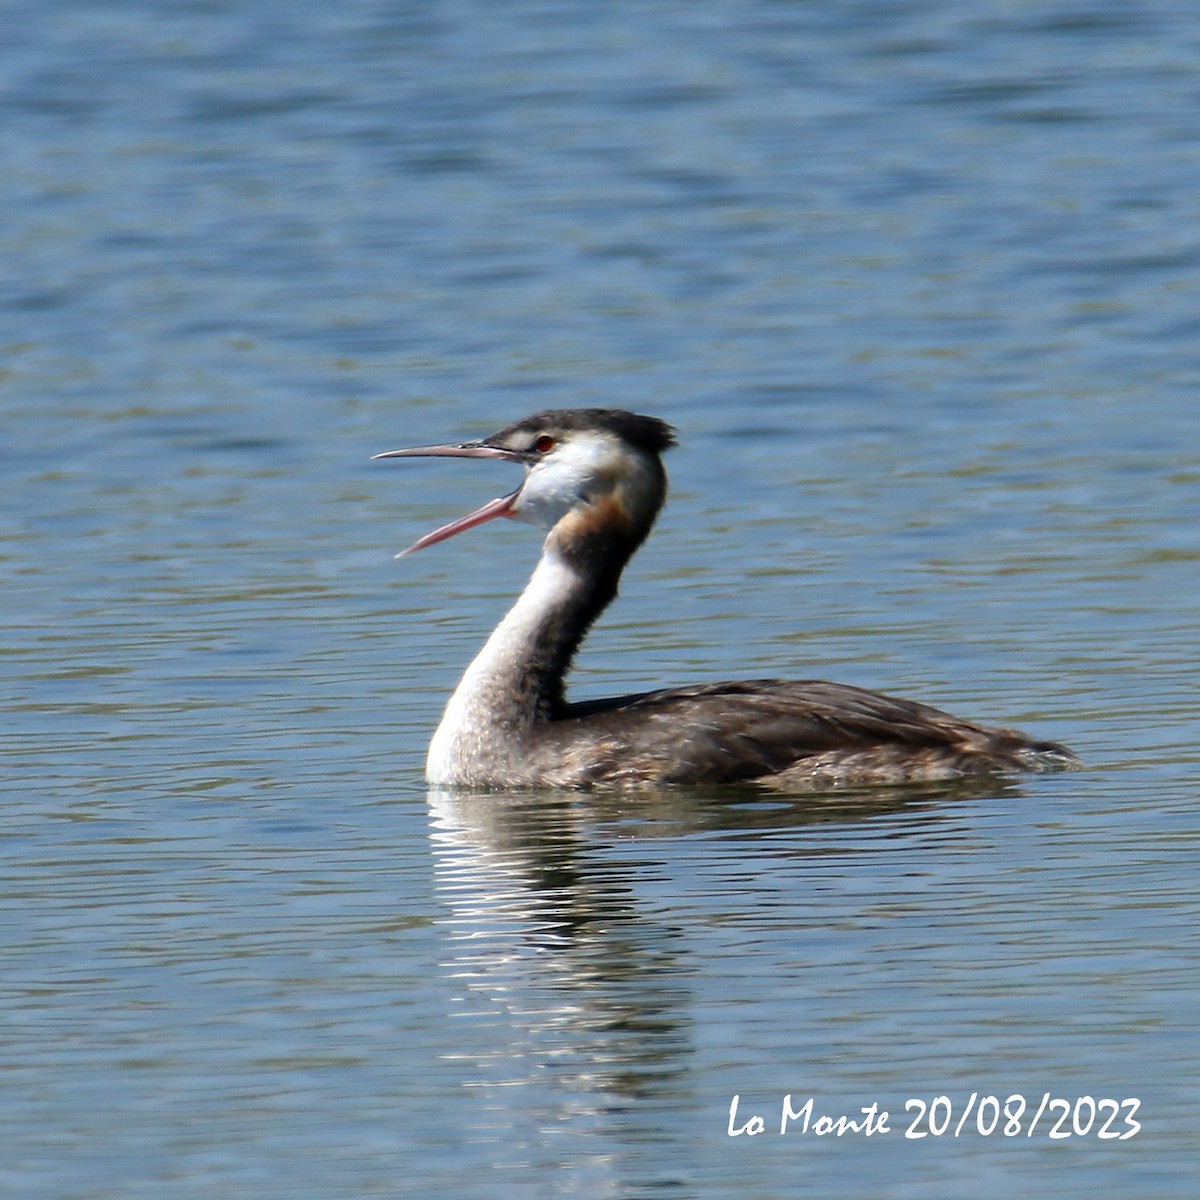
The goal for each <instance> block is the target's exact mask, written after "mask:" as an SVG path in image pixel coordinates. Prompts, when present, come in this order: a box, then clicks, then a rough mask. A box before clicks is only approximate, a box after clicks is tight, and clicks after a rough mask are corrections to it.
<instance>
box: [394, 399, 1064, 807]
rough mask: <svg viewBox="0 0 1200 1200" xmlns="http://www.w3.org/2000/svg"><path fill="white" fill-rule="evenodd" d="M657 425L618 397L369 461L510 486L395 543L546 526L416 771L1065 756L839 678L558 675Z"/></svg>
mask: <svg viewBox="0 0 1200 1200" xmlns="http://www.w3.org/2000/svg"><path fill="white" fill-rule="evenodd" d="M674 444H675V436H674V431H673V430H672V429H671V427H670V426H669V425H667V424H666V423H665V422H663V421H660V420H658V419H656V418H654V417H646V416H639V415H636V414H634V413H629V412H624V411H622V410H619V409H601V408H584V409H555V410H551V411H548V412H541V413H537V414H535V415H534V416H531V417H526V418H525V419H523V420H520V421H515V422H514V423H513V424H511V425H507V426H505V427H504V428H503V429H501V430H500V431H499V432H497V433H494V434H492V435H491V436H489V437H486V438H483V439H482V440H481V441H471V442H459V443H455V444H451V445H443V446H419V447H415V448H412V449H407V450H390V451H387V452H385V453H383V454H378V455H376V456H375V457H376V458H408V457H421V456H438V457H453V458H498V459H504V460H506V461H509V462H515V463H519V464H520V465H521V466H522V467H524V468H525V478H524V480H523V482H522V483H521V485H520V486H519V487H518V488H516V489H515V490H514V491H512V492H509V493H508V494H507V495H504V496H501V497H499V498H498V499H496V500H492V501H489V502H488V503H487V504H485V505H484V506H483V507H482V508H479V509H477V510H476V511H475V512H473V513H470V514H469V515H467V516H465V517H461V518H459V519H458V520H457V521H452V522H451V523H450V524H448V525H443V526H442V527H441V528H440V529H436V530H434V531H433V532H432V533H428V534H426V535H425V536H424V537H422V538H421V539H420V540H419V541H417V542H416V543H415V544H414V545H412V546H411V547H409V549H408V550H406V551H404V553H405V554H409V553H412V552H413V551H415V550H420V549H423V548H424V547H426V546H432V545H434V544H435V543H437V542H440V541H443V540H445V539H446V538H449V537H452V536H454V534H456V533H461V532H462V531H463V530H465V529H470V528H472V527H474V526H476V525H480V524H482V523H483V522H485V521H489V520H491V519H492V518H494V517H509V518H512V519H514V520H518V521H525V522H528V523H529V524H532V525H538V526H541V527H542V528H544V529H548V530H549V531H550V532H549V535H548V536H547V538H546V542H545V546H544V547H543V550H542V557H541V560H540V561H539V563H538V565H537V568H536V570H535V571H534V573H533V576H532V578H531V579H530V581H529V583H528V585H527V586H526V588H525V590H524V592H523V593H522V594H521V597H520V599H518V601H517V602H516V604H515V605H514V606H513V608H512V610H511V611H510V612H509V613H508V615H507V616H506V617H505V618H504V619H503V620H502V621H501V622H500V624H499V625H498V626H497V627H496V629H495V631H494V632H493V633H492V635H491V637H490V638H488V640H487V643H486V645H485V646H484V648H483V650H482V651H481V652H480V653H479V655H478V657H477V658H476V659H475V661H474V662H472V663H471V665H470V666H469V667H468V668H467V671H466V673H465V674H464V675H463V678H462V680H461V682H460V683H459V685H458V688H457V689H456V690H455V692H454V695H453V696H452V697H451V698H450V702H449V703H448V705H447V706H446V711H445V714H444V716H443V717H442V722H441V724H440V726H439V727H438V730H437V732H436V733H435V734H434V737H433V741H432V743H431V744H430V747H429V756H428V760H427V764H426V775H427V778H428V779H429V781H430V782H431V783H436V784H443V785H458V786H465V787H476V788H512V787H528V786H534V787H591V786H606V787H613V786H616V787H629V786H646V785H660V784H697V783H702V784H706V783H731V782H737V781H745V780H755V781H757V782H759V783H765V784H770V785H773V786H780V787H786V788H792V789H796V790H804V789H811V788H823V787H829V786H837V785H857V784H866V785H871V784H892V783H905V782H916V781H931V780H947V779H956V778H961V777H965V776H972V775H987V774H996V773H1005V772H1010V771H1017V770H1049V769H1055V768H1061V767H1066V766H1070V765H1072V764H1074V763H1075V762H1076V761H1077V760H1076V759H1075V756H1074V755H1073V754H1072V753H1071V752H1070V751H1069V750H1067V749H1066V748H1065V747H1063V746H1059V745H1056V744H1055V743H1052V742H1039V741H1033V740H1031V739H1029V738H1027V737H1025V736H1024V735H1023V734H1021V733H1017V732H1015V731H1013V730H1010V729H998V728H990V727H988V726H984V725H977V724H975V723H974V722H972V721H966V720H963V719H961V718H959V717H955V716H951V715H950V714H949V713H944V712H940V711H939V710H937V709H935V708H930V707H928V706H927V705H924V704H918V703H915V702H913V701H911V700H901V699H896V698H894V697H891V696H883V695H880V694H878V693H876V692H870V691H866V690H864V689H862V688H857V687H851V686H848V685H846V684H838V683H825V682H821V681H815V680H804V681H792V680H776V679H750V680H741V681H738V682H732V683H704V684H697V685H694V686H691V687H678V688H665V689H662V690H659V691H652V692H643V693H639V694H636V695H630V696H618V697H613V698H611V699H604V700H590V701H584V702H582V703H572V702H569V701H568V700H567V699H566V697H565V694H564V686H563V681H564V677H565V676H566V673H567V671H568V669H569V667H570V665H571V660H572V658H573V657H574V655H575V652H576V650H577V649H578V648H579V645H580V643H581V642H582V641H583V639H584V637H585V636H586V634H587V631H588V629H589V628H590V627H591V625H592V623H593V622H594V621H595V620H596V618H597V617H598V616H599V615H600V613H601V612H603V610H604V609H605V608H606V607H607V606H608V604H609V603H610V602H611V601H612V599H613V598H614V597H615V596H616V594H617V583H618V581H619V579H620V577H621V572H622V570H623V569H624V567H625V564H626V563H627V562H628V561H629V559H630V558H631V557H632V555H633V553H634V551H636V550H637V548H638V547H639V546H640V545H641V544H642V542H643V541H644V540H645V538H646V535H647V534H648V533H649V532H650V528H651V526H652V525H653V524H654V520H655V517H656V516H657V515H658V512H659V509H660V508H661V507H662V504H663V501H664V499H665V497H666V487H667V481H666V473H665V472H664V470H663V464H662V458H661V455H662V453H663V451H665V450H667V449H668V448H670V447H671V446H673V445H674Z"/></svg>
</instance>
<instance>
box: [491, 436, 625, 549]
mask: <svg viewBox="0 0 1200 1200" xmlns="http://www.w3.org/2000/svg"><path fill="white" fill-rule="evenodd" d="M606 457H607V448H606V447H605V446H603V445H601V444H599V443H597V442H592V441H587V440H582V439H581V440H579V441H574V442H571V443H570V444H569V445H566V446H563V447H562V449H561V450H559V452H558V453H557V454H556V455H555V456H554V458H553V459H552V460H550V461H548V462H541V463H538V464H537V466H535V467H534V468H533V469H532V470H531V471H530V472H529V475H528V477H527V478H526V480H525V484H524V486H523V487H522V488H521V495H520V496H519V497H518V499H517V502H516V504H515V505H514V506H513V508H512V510H511V513H510V515H511V516H512V517H513V518H514V519H516V520H518V521H525V522H526V523H527V524H529V525H539V526H541V528H543V529H551V528H553V527H554V526H555V525H557V524H558V522H559V521H561V520H562V519H563V517H565V516H566V515H567V513H569V512H570V511H571V509H573V508H575V507H577V506H578V505H579V504H580V503H581V501H582V500H583V499H584V495H585V493H586V490H587V487H588V485H589V483H590V482H591V481H592V480H593V479H594V478H595V476H596V474H597V472H598V471H599V469H600V468H601V466H602V465H603V463H604V461H605V459H606Z"/></svg>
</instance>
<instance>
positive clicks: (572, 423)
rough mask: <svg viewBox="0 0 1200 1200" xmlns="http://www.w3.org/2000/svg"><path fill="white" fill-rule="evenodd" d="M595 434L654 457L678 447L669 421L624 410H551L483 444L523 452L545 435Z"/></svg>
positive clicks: (516, 425) (487, 439) (508, 427)
mask: <svg viewBox="0 0 1200 1200" xmlns="http://www.w3.org/2000/svg"><path fill="white" fill-rule="evenodd" d="M592 430H594V431H598V432H604V433H611V434H614V435H615V436H616V437H619V438H621V440H622V441H625V442H628V443H629V444H630V445H632V446H637V447H638V448H639V449H641V450H647V451H649V452H650V453H652V454H661V453H662V452H663V451H664V450H669V449H670V448H671V447H672V446H674V445H675V430H674V429H672V428H671V426H670V425H668V424H667V423H666V421H660V420H659V419H658V418H657V417H646V416H642V415H641V414H640V413H631V412H626V411H625V409H623V408H549V409H546V411H545V412H539V413H534V414H533V416H531V417H522V418H521V419H520V420H519V421H514V422H513V423H512V424H511V425H505V427H504V428H503V429H500V430H497V432H495V433H493V434H492V435H491V436H490V437H487V438H485V439H484V441H485V442H487V443H489V444H490V445H494V446H508V447H512V448H514V449H516V448H521V449H524V448H525V447H524V446H523V445H522V443H528V444H529V445H532V444H533V443H534V442H535V441H536V440H537V438H539V437H541V436H542V435H546V434H548V435H551V436H563V435H569V434H571V433H582V432H587V431H592Z"/></svg>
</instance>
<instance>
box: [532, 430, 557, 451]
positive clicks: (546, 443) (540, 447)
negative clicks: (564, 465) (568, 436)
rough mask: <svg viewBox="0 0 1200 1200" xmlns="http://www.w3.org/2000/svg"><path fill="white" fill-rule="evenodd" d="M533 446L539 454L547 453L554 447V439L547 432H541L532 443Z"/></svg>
mask: <svg viewBox="0 0 1200 1200" xmlns="http://www.w3.org/2000/svg"><path fill="white" fill-rule="evenodd" d="M533 448H534V449H535V450H536V451H537V452H538V453H539V454H548V453H549V452H550V451H551V450H553V449H554V439H553V438H552V437H551V436H550V435H549V434H548V433H543V434H542V435H541V437H539V438H538V440H537V441H536V442H534V443H533Z"/></svg>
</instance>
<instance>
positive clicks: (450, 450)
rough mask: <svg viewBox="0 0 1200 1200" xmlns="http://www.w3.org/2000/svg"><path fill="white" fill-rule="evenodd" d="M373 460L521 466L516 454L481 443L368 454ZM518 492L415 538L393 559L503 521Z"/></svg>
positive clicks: (415, 447)
mask: <svg viewBox="0 0 1200 1200" xmlns="http://www.w3.org/2000/svg"><path fill="white" fill-rule="evenodd" d="M371 457H372V458H373V459H374V458H502V459H505V460H506V461H508V462H517V463H523V462H524V459H523V458H522V456H521V455H520V454H518V453H517V452H516V451H513V450H504V449H501V448H500V447H498V446H488V445H486V444H484V443H483V442H461V443H459V444H458V445H449V446H413V447H412V448H411V449H408V450H385V451H384V452H383V453H382V454H372V455H371ZM520 491H521V489H520V488H516V489H514V490H513V491H511V492H509V493H508V494H507V495H505V496H498V497H497V498H496V499H495V500H489V501H488V502H487V503H486V504H485V505H484V506H483V507H482V508H477V509H476V510H475V511H474V512H471V513H467V515H466V516H465V517H459V518H458V520H457V521H451V522H450V523H449V524H448V525H442V526H440V527H439V528H437V529H434V530H433V531H431V532H430V533H427V534H425V536H424V537H422V538H418V539H417V540H416V541H415V542H413V544H412V545H411V546H409V548H408V549H407V550H401V551H400V553H399V554H397V555H396V557H397V558H403V557H404V556H405V555H406V554H413V553H415V552H416V551H417V550H424V549H425V547H426V546H436V545H437V543H438V542H444V541H445V540H446V539H447V538H452V537H453V536H454V535H455V534H456V533H462V532H463V530H465V529H474V528H475V526H476V525H482V524H483V523H484V522H485V521H490V520H492V519H493V518H494V517H507V516H509V515H510V513H511V510H512V506H513V503H514V502H515V501H516V499H517V496H518V494H519V493H520Z"/></svg>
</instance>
